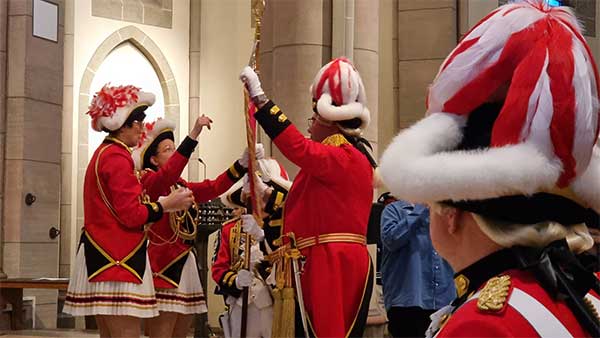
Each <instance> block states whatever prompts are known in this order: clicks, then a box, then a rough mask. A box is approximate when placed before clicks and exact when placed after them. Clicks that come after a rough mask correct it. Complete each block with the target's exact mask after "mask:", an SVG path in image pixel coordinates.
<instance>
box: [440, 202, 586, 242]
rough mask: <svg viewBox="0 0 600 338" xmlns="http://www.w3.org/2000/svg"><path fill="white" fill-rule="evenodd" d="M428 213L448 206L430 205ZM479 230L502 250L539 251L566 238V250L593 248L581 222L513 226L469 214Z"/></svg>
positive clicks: (443, 212)
mask: <svg viewBox="0 0 600 338" xmlns="http://www.w3.org/2000/svg"><path fill="white" fill-rule="evenodd" d="M430 209H431V211H433V212H435V213H437V214H439V215H444V214H446V213H447V212H448V211H449V210H451V209H456V208H454V207H452V206H447V205H443V204H439V203H432V204H431V206H430ZM469 213H470V214H471V215H472V216H473V219H474V220H475V222H476V223H477V225H478V226H479V228H480V229H481V231H482V232H483V233H484V234H485V235H486V236H488V237H489V238H490V239H491V240H492V241H494V242H495V243H496V244H498V245H500V246H503V247H505V248H510V247H512V246H515V245H523V246H528V247H536V248H543V247H545V246H546V245H548V244H550V243H552V242H554V241H556V240H560V239H563V238H564V239H566V240H567V244H568V245H569V249H571V251H572V252H574V253H577V254H579V253H582V252H584V251H586V250H589V249H590V248H591V247H592V246H593V245H594V240H593V238H592V236H591V235H590V233H589V231H588V228H587V226H586V225H585V224H584V223H580V224H573V225H568V226H565V225H562V224H560V223H557V222H540V223H536V224H516V223H510V222H506V221H499V220H496V219H491V218H489V217H485V216H482V215H479V214H475V213H472V212H469Z"/></svg>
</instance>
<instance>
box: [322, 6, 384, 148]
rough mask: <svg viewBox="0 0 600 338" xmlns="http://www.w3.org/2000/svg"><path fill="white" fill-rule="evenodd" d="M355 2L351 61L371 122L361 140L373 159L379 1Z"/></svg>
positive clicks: (376, 101) (377, 75) (377, 77)
mask: <svg viewBox="0 0 600 338" xmlns="http://www.w3.org/2000/svg"><path fill="white" fill-rule="evenodd" d="M354 1H355V2H354V6H355V7H354V15H355V16H354V59H353V61H354V66H355V67H356V69H358V71H359V73H360V76H361V78H362V80H363V84H364V85H365V90H366V93H367V106H368V107H369V110H370V111H371V123H370V124H369V127H368V128H367V130H366V131H365V133H364V135H363V137H364V138H366V139H367V140H368V141H369V142H370V143H371V145H372V146H373V151H374V155H375V158H378V156H377V154H378V151H377V150H378V149H377V144H378V137H377V136H378V123H377V122H378V115H379V114H378V96H377V95H378V93H379V2H378V1H373V0H354ZM333 56H334V57H335V56H337V55H333Z"/></svg>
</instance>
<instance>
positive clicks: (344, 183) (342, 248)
mask: <svg viewBox="0 0 600 338" xmlns="http://www.w3.org/2000/svg"><path fill="white" fill-rule="evenodd" d="M255 116H256V120H257V121H258V122H259V123H260V124H261V126H262V127H263V129H265V132H266V133H267V134H268V135H269V136H270V137H271V139H272V140H273V142H274V143H275V144H276V145H277V147H278V148H279V149H280V150H281V152H282V153H283V155H285V156H286V157H287V158H288V159H289V160H290V161H292V162H293V163H294V164H296V165H297V166H299V167H300V172H299V173H298V175H297V176H296V178H295V179H294V183H293V184H292V187H291V189H290V191H289V194H288V196H287V200H286V203H285V207H284V216H283V220H284V222H283V233H287V232H293V233H294V234H295V235H296V238H297V239H298V240H299V241H300V240H302V239H307V238H311V237H316V236H319V235H326V234H336V233H345V234H355V235H359V236H365V235H366V232H367V224H368V220H369V212H370V209H371V203H372V200H373V184H372V182H373V169H372V167H371V165H370V163H369V161H368V160H367V158H366V157H365V155H363V154H362V153H360V152H359V151H358V150H357V149H356V148H355V147H354V146H352V145H351V144H349V143H348V141H347V140H346V139H345V138H344V137H343V136H342V135H341V134H336V135H334V136H332V137H330V138H329V140H325V141H324V142H323V143H324V144H322V143H318V142H314V141H311V140H308V139H306V138H305V137H304V135H302V134H301V133H300V132H299V131H298V130H297V129H296V127H294V126H293V125H291V123H290V122H289V120H287V117H285V115H283V113H282V112H281V111H280V110H279V108H278V107H277V106H276V105H274V104H273V103H272V102H268V103H267V104H266V105H265V106H263V107H262V108H261V109H260V110H259V111H258V112H257V113H256V114H255ZM301 252H302V254H303V255H305V256H306V264H305V265H304V273H303V274H302V279H301V280H302V290H303V293H304V302H305V307H306V311H307V314H308V317H309V322H310V326H311V327H312V330H313V331H314V333H315V335H316V336H317V337H346V336H348V334H350V332H351V331H352V329H353V328H354V325H355V321H356V318H357V316H358V311H359V308H360V307H361V304H362V303H363V301H365V300H368V299H369V296H370V290H367V284H368V275H369V272H370V258H369V254H368V252H367V248H366V245H365V244H358V243H343V242H332V243H321V244H316V245H313V246H310V247H308V248H305V249H302V250H301ZM332 309H335V311H332Z"/></svg>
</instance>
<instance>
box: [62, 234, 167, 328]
mask: <svg viewBox="0 0 600 338" xmlns="http://www.w3.org/2000/svg"><path fill="white" fill-rule="evenodd" d="M63 311H64V312H65V313H69V314H71V315H73V316H94V315H112V316H132V317H138V318H151V317H156V316H158V306H157V304H156V297H155V292H154V283H153V282H152V270H151V268H150V261H149V260H148V254H146V270H145V272H144V276H143V282H142V283H141V284H136V283H128V282H89V281H88V273H87V267H86V265H85V249H84V246H83V245H80V246H79V250H78V251H77V257H76V259H75V268H74V269H73V273H72V274H71V280H70V282H69V287H68V289H67V297H66V300H65V306H64V310H63Z"/></svg>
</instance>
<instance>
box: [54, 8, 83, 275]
mask: <svg viewBox="0 0 600 338" xmlns="http://www.w3.org/2000/svg"><path fill="white" fill-rule="evenodd" d="M64 4H65V30H64V31H65V34H64V60H63V101H62V102H63V110H62V140H61V150H60V157H61V161H60V167H61V177H62V180H61V193H60V231H61V233H60V237H59V239H60V257H59V277H63V278H68V277H69V276H70V270H71V257H75V251H74V249H75V250H76V247H77V245H76V243H78V239H77V238H72V236H71V234H72V233H76V232H74V231H72V227H74V226H76V225H75V223H74V222H72V220H73V217H72V209H73V203H72V202H73V201H72V196H73V193H72V191H73V190H74V189H73V188H74V187H73V177H76V175H73V116H74V115H76V114H77V113H76V112H74V111H73V67H74V65H73V55H74V53H73V41H74V36H75V35H74V29H73V28H74V27H73V26H74V13H73V7H74V0H64Z"/></svg>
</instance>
